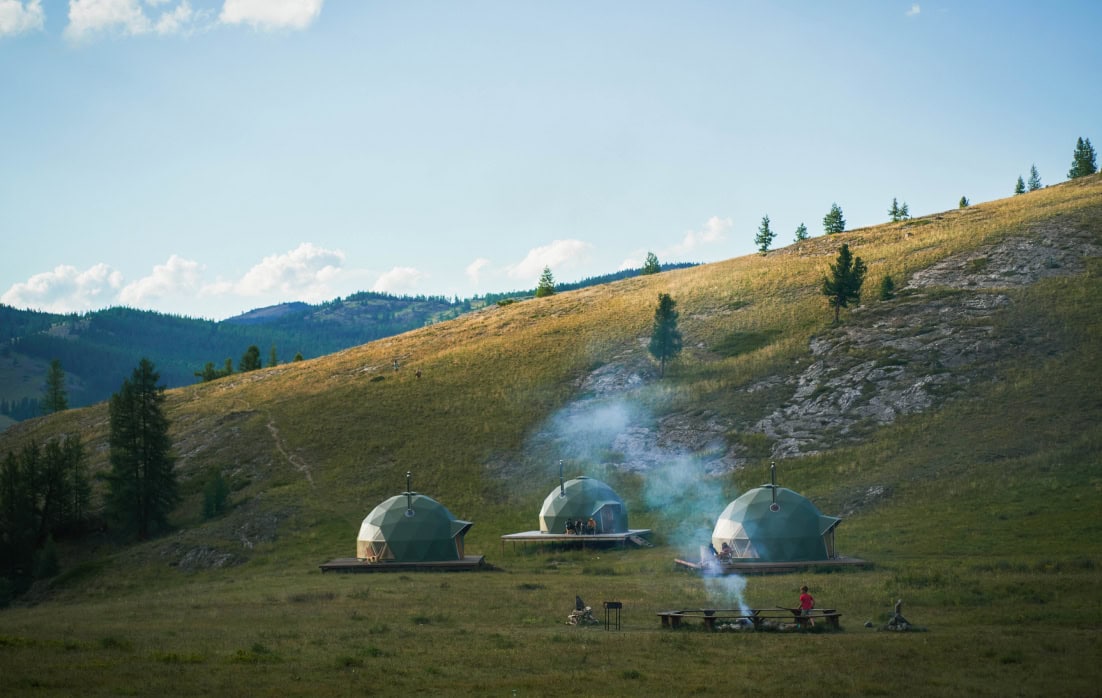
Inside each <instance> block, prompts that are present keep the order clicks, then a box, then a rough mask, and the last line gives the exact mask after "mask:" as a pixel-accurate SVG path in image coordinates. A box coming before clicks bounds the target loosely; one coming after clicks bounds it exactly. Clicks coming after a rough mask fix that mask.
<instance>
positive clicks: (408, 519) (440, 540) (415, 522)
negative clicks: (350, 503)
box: [356, 493, 473, 562]
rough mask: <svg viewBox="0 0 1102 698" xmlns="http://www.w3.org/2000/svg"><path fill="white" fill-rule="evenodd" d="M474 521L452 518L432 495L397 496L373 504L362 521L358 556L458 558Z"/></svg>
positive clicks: (419, 559) (424, 559)
mask: <svg viewBox="0 0 1102 698" xmlns="http://www.w3.org/2000/svg"><path fill="white" fill-rule="evenodd" d="M472 525H473V524H472V523H471V522H469V521H462V520H460V519H457V518H455V517H454V516H453V515H452V513H451V512H450V511H448V509H447V507H445V506H444V505H442V504H440V503H439V502H437V501H436V500H434V499H433V498H432V497H428V496H426V495H423V494H417V493H409V496H407V495H406V494H400V495H396V496H394V497H391V498H390V499H388V500H386V501H385V502H383V503H382V504H380V505H379V506H377V507H375V508H374V509H373V510H372V511H371V513H370V514H368V515H367V517H366V518H365V519H364V520H363V524H361V526H360V535H359V537H358V538H357V546H356V547H357V555H358V556H359V557H368V556H367V555H363V554H361V553H362V552H363V551H365V550H368V551H374V552H383V555H382V559H391V560H395V561H397V562H442V561H447V560H458V559H461V557H462V556H461V554H460V551H461V550H462V549H463V545H462V540H457V538H461V537H462V536H464V535H466V533H467V531H468V530H469V529H470V527H471V526H472Z"/></svg>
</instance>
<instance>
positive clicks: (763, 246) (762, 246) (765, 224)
mask: <svg viewBox="0 0 1102 698" xmlns="http://www.w3.org/2000/svg"><path fill="white" fill-rule="evenodd" d="M775 237H777V234H776V233H774V232H773V231H772V230H771V229H770V228H769V215H768V214H767V215H764V216H762V217H761V225H759V226H758V234H757V235H756V236H754V244H755V245H757V246H758V252H760V253H761V254H765V253H766V252H768V251H769V246H770V245H772V244H773V238H775Z"/></svg>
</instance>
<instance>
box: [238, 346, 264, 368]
mask: <svg viewBox="0 0 1102 698" xmlns="http://www.w3.org/2000/svg"><path fill="white" fill-rule="evenodd" d="M258 368H260V347H258V346H256V345H255V344H253V345H250V346H249V348H248V349H246V350H245V353H244V354H242V355H241V361H240V362H239V363H238V364H237V370H238V371H241V372H242V373H245V372H246V371H255V370H257V369H258Z"/></svg>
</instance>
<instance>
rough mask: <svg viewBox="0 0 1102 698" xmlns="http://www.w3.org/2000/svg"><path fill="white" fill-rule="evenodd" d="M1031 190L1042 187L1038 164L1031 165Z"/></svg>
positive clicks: (1029, 183)
mask: <svg viewBox="0 0 1102 698" xmlns="http://www.w3.org/2000/svg"><path fill="white" fill-rule="evenodd" d="M1028 185H1029V190H1030V191H1037V190H1038V189H1040V188H1041V173H1039V172H1038V171H1037V165H1036V164H1034V165H1030V166H1029V182H1028Z"/></svg>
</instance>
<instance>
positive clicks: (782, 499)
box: [712, 485, 842, 562]
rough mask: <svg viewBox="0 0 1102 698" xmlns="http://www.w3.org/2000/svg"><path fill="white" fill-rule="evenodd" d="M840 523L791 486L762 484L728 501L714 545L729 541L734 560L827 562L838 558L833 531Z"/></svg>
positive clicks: (717, 529) (716, 547)
mask: <svg viewBox="0 0 1102 698" xmlns="http://www.w3.org/2000/svg"><path fill="white" fill-rule="evenodd" d="M774 495H775V496H774ZM841 521H842V520H841V519H839V518H837V517H834V516H825V515H823V514H820V513H819V510H818V509H816V508H815V505H814V504H812V503H811V501H810V500H809V499H807V498H806V497H804V496H802V495H800V494H797V493H796V492H793V491H792V490H790V489H787V488H785V487H777V486H776V485H762V486H761V487H757V488H755V489H752V490H750V491H749V492H746V493H745V494H743V495H742V496H741V497H739V498H738V499H736V500H734V501H733V502H731V503H730V504H728V505H727V508H726V509H724V510H723V513H722V514H720V515H719V519H718V520H717V521H716V526H715V529H713V531H712V545H713V546H714V547H715V549H716V550H722V548H723V544H724V543H726V544H728V545H729V546H730V547H731V556H732V557H733V558H744V559H745V558H749V559H758V560H762V561H767V562H796V561H811V560H828V559H832V558H833V557H834V529H835V527H836V526H837V525H838V524H839V523H841Z"/></svg>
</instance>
